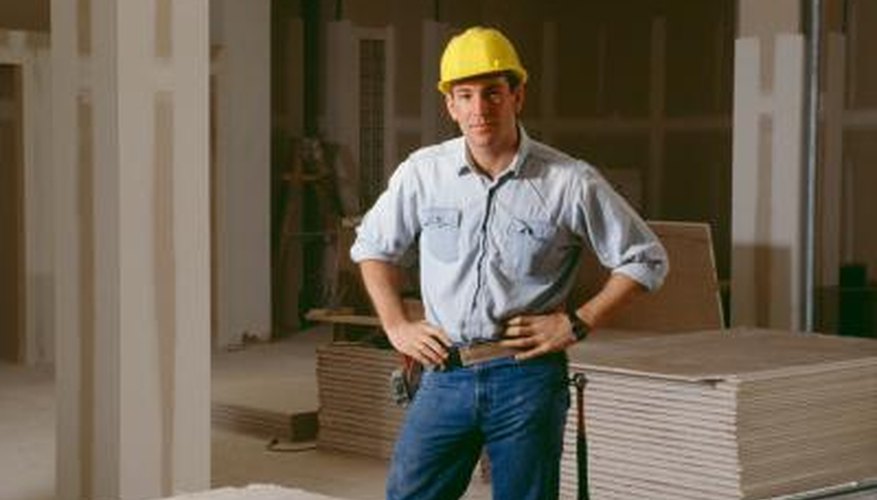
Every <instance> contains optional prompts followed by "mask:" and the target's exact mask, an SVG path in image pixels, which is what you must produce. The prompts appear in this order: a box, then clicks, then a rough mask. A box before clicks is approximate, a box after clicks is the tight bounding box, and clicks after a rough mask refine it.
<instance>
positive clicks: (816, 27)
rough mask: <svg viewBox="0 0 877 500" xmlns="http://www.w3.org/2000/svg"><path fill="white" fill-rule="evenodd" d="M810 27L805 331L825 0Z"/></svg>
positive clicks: (813, 8)
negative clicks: (823, 6)
mask: <svg viewBox="0 0 877 500" xmlns="http://www.w3.org/2000/svg"><path fill="white" fill-rule="evenodd" d="M808 3H809V7H810V16H809V18H810V29H809V33H808V37H807V105H806V110H807V114H806V116H807V118H806V120H807V122H806V125H805V127H804V129H805V130H806V137H805V147H806V158H805V162H806V165H805V171H804V182H805V183H806V194H805V199H804V206H805V228H804V331H807V332H812V331H813V329H814V323H815V316H816V315H815V304H814V302H815V300H814V299H815V289H816V287H815V274H816V255H815V254H816V162H817V159H818V154H819V148H818V143H817V137H818V132H819V69H820V66H821V65H820V49H821V43H820V42H821V35H822V29H821V28H822V0H810V1H809V2H808Z"/></svg>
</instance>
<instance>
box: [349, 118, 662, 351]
mask: <svg viewBox="0 0 877 500" xmlns="http://www.w3.org/2000/svg"><path fill="white" fill-rule="evenodd" d="M519 130H520V135H521V140H520V146H519V149H518V153H517V155H516V156H515V158H514V159H513V160H512V163H511V164H510V166H509V168H507V169H506V170H505V171H504V172H503V173H501V174H500V175H498V176H496V178H495V179H490V178H489V177H488V176H486V175H483V174H481V173H480V172H479V171H478V170H477V169H476V168H475V167H474V166H473V162H472V161H471V160H470V157H469V155H468V153H467V149H466V145H465V141H464V139H463V137H458V138H456V139H451V140H449V141H446V142H443V143H441V144H437V145H434V146H430V147H426V148H423V149H420V150H418V151H415V152H414V153H413V154H411V156H409V157H408V159H406V160H405V161H404V162H402V163H401V164H400V165H399V167H398V168H397V169H396V171H395V172H394V173H393V175H392V177H391V178H390V182H389V185H388V187H387V190H386V191H385V192H384V193H383V194H381V196H380V198H378V200H377V201H376V202H375V205H374V206H373V207H372V208H371V210H369V211H368V213H367V214H366V215H365V217H364V218H363V220H362V223H361V224H360V226H359V227H358V228H357V238H356V242H355V243H354V245H353V247H352V248H351V250H350V255H351V258H352V259H353V260H354V261H355V262H361V261H364V260H380V261H386V262H390V263H395V264H399V263H400V262H401V260H402V258H403V256H404V255H405V254H406V251H407V250H408V249H409V248H410V247H411V246H412V245H415V244H416V243H417V242H418V240H419V245H420V248H419V258H420V292H421V295H422V300H423V304H424V308H425V312H426V320H427V321H428V322H429V323H430V324H432V325H435V326H438V327H439V328H441V329H443V330H444V331H445V332H446V333H447V334H448V336H449V337H450V338H451V340H452V341H454V342H455V343H471V342H478V341H481V340H488V339H494V338H497V337H499V336H501V335H502V332H503V330H504V329H505V326H504V323H505V322H506V321H508V320H509V319H511V318H512V317H514V316H517V315H520V314H542V313H547V312H551V311H556V310H559V309H562V308H563V306H564V304H565V301H566V298H567V295H568V294H569V292H570V290H571V288H572V286H573V284H574V280H575V277H576V273H577V270H578V265H579V260H580V259H579V256H580V254H581V252H582V251H591V249H593V251H594V252H595V253H596V255H597V257H598V258H599V260H600V262H602V264H603V265H604V266H606V267H607V268H609V269H611V270H612V272H615V273H623V274H625V275H627V276H629V277H631V278H633V279H634V280H636V281H637V282H639V283H641V284H642V285H644V286H645V287H646V288H647V289H650V290H654V289H656V288H658V287H659V286H660V285H661V282H662V281H663V279H664V276H665V275H666V274H667V270H668V262H667V254H666V251H665V250H664V247H663V246H662V245H661V243H660V241H658V239H657V237H656V236H655V235H654V233H653V232H652V231H651V230H650V229H649V228H648V226H647V225H646V223H645V222H644V221H643V220H642V219H641V218H640V217H639V215H637V213H636V212H635V211H634V210H633V209H632V208H631V207H630V205H628V204H627V202H625V201H624V199H623V198H622V197H621V196H620V195H619V194H617V193H616V192H615V191H614V190H613V189H612V188H611V187H610V185H609V183H608V182H606V180H605V179H604V178H603V177H602V176H601V175H600V174H599V173H598V172H597V170H596V169H595V168H594V167H592V166H590V165H588V164H587V163H585V162H583V161H580V160H577V159H575V158H572V157H570V156H568V155H566V154H564V153H562V152H560V151H558V150H556V149H554V148H551V147H549V146H547V145H545V144H542V143H539V142H537V141H534V140H532V139H530V138H529V137H528V136H527V134H526V132H525V131H524V129H523V127H520V128H519Z"/></svg>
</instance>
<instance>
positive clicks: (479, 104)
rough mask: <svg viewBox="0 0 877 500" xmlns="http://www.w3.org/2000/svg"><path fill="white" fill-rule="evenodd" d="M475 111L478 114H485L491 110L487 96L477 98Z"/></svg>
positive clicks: (477, 96)
mask: <svg viewBox="0 0 877 500" xmlns="http://www.w3.org/2000/svg"><path fill="white" fill-rule="evenodd" d="M474 108H475V111H476V112H477V113H485V112H486V111H487V110H488V108H490V99H489V98H488V97H487V96H483V95H476V96H475V106H474Z"/></svg>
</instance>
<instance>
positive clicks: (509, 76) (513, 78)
mask: <svg viewBox="0 0 877 500" xmlns="http://www.w3.org/2000/svg"><path fill="white" fill-rule="evenodd" d="M503 75H504V76H505V79H506V81H507V82H509V90H511V91H512V92H514V91H515V90H517V88H518V86H519V85H520V84H521V79H520V78H518V75H517V73H515V72H514V71H503Z"/></svg>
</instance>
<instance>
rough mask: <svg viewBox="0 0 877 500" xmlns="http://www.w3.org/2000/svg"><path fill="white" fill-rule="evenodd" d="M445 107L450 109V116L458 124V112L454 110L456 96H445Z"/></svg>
mask: <svg viewBox="0 0 877 500" xmlns="http://www.w3.org/2000/svg"><path fill="white" fill-rule="evenodd" d="M445 107H446V108H447V109H448V116H450V117H451V120H454V121H455V122H456V121H457V110H456V109H455V108H454V96H452V95H451V94H445Z"/></svg>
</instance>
